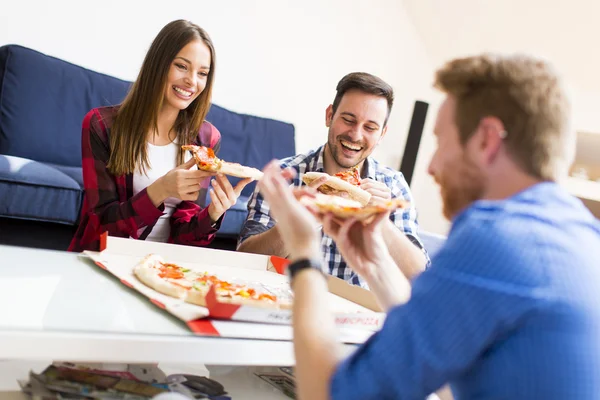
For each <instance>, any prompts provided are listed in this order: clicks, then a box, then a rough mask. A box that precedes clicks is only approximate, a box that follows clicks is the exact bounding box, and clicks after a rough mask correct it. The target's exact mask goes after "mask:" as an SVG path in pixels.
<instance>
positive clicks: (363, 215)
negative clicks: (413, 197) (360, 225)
mask: <svg viewBox="0 0 600 400" xmlns="http://www.w3.org/2000/svg"><path fill="white" fill-rule="evenodd" d="M300 202H301V203H302V204H304V205H306V206H310V207H315V208H316V209H317V210H319V211H320V212H322V213H323V214H326V213H332V214H333V215H334V216H336V217H338V218H340V219H348V218H356V219H357V220H359V221H364V222H367V223H368V222H370V221H371V220H373V218H375V216H376V215H377V214H380V213H384V212H388V211H394V210H396V209H398V208H405V207H406V206H408V202H406V201H404V200H402V199H398V198H396V199H391V200H388V201H385V202H380V203H377V204H374V205H368V206H363V205H362V204H361V203H359V202H357V201H355V200H351V199H345V198H342V197H339V196H331V195H326V194H321V193H317V195H316V196H315V197H314V198H312V197H309V196H304V197H302V198H301V199H300Z"/></svg>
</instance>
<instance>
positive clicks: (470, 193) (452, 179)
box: [435, 155, 485, 220]
mask: <svg viewBox="0 0 600 400" xmlns="http://www.w3.org/2000/svg"><path fill="white" fill-rule="evenodd" d="M435 181H436V182H437V183H438V184H439V185H440V191H441V195H442V201H443V213H444V217H446V218H447V219H448V220H452V219H453V218H454V217H455V216H456V215H458V213H460V212H461V211H462V210H464V209H465V208H467V207H468V206H470V205H471V204H472V203H473V202H474V201H477V200H479V199H481V198H482V196H483V193H484V190H485V177H484V175H483V174H482V172H481V170H480V169H479V168H478V167H477V166H476V165H475V164H474V163H473V162H472V161H471V160H470V159H469V158H468V157H467V156H466V155H464V156H463V157H462V158H460V159H458V160H456V161H454V162H451V163H449V165H447V166H446V167H445V168H444V172H442V173H441V174H440V176H436V177H435Z"/></svg>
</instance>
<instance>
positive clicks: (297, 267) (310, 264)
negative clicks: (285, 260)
mask: <svg viewBox="0 0 600 400" xmlns="http://www.w3.org/2000/svg"><path fill="white" fill-rule="evenodd" d="M307 268H313V269H315V270H317V271H319V272H321V273H323V270H322V269H321V261H320V260H318V259H314V258H301V259H299V260H296V261H294V262H293V263H291V264H290V265H288V267H287V275H288V277H289V278H290V282H291V281H292V280H293V279H294V276H296V274H298V272H300V271H302V270H304V269H307Z"/></svg>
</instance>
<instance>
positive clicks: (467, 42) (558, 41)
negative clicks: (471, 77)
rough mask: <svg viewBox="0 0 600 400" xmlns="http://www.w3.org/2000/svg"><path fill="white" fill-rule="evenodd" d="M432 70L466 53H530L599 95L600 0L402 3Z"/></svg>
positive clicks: (411, 0) (426, 0) (408, 0)
mask: <svg viewBox="0 0 600 400" xmlns="http://www.w3.org/2000/svg"><path fill="white" fill-rule="evenodd" d="M402 1H403V2H404V5H405V9H406V11H407V13H408V15H409V17H410V18H411V20H412V21H413V23H414V25H415V28H416V30H417V32H418V33H419V35H420V36H421V38H422V40H423V43H424V45H425V47H426V50H427V52H428V54H429V56H430V58H431V61H432V63H433V66H434V67H437V66H439V65H440V64H442V63H443V62H444V61H446V60H448V59H451V58H454V57H457V56H461V55H466V54H473V53H480V52H483V51H493V52H527V53H530V54H534V55H537V56H540V57H544V58H546V59H549V60H551V61H552V62H553V63H554V65H555V66H556V67H557V68H558V69H559V70H560V71H561V72H562V74H563V75H564V77H565V78H566V80H567V82H568V84H569V85H571V86H573V87H575V88H577V90H580V91H586V92H589V91H591V92H594V93H600V46H599V44H600V0H568V1H565V0H545V1H542V0H402Z"/></svg>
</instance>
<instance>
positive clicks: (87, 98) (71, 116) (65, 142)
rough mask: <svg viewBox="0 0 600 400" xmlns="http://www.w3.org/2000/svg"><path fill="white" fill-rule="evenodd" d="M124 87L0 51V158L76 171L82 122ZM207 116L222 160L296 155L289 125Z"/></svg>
mask: <svg viewBox="0 0 600 400" xmlns="http://www.w3.org/2000/svg"><path fill="white" fill-rule="evenodd" d="M130 85H131V83H130V82H127V81H123V80H120V79H117V78H114V77H111V76H108V75H104V74H100V73H97V72H93V71H90V70H88V69H85V68H82V67H80V66H77V65H74V64H71V63H68V62H66V61H63V60H60V59H57V58H54V57H50V56H47V55H45V54H42V53H39V52H37V51H34V50H31V49H28V48H25V47H22V46H17V45H8V46H3V47H0V154H5V155H10V156H17V157H23V158H28V159H32V160H36V161H41V162H44V163H51V164H58V165H65V166H76V167H80V166H81V122H82V120H83V117H84V116H85V114H86V113H87V112H88V111H89V110H90V109H92V108H94V107H100V106H106V105H112V104H118V103H120V102H121V101H122V100H123V98H124V97H125V94H126V93H127V90H128V89H129V87H130ZM207 119H208V120H209V121H210V122H211V123H212V124H213V125H215V126H216V127H217V128H218V129H219V131H221V135H222V138H223V139H222V143H221V152H220V154H219V156H220V157H221V158H223V159H224V160H227V161H233V162H238V163H241V164H244V165H248V166H252V167H256V168H260V169H262V168H263V167H264V166H265V164H266V163H267V162H269V161H270V160H271V159H273V158H283V157H288V156H291V155H293V154H295V144H294V126H293V125H292V124H288V123H284V122H281V121H276V120H272V119H268V118H261V117H255V116H251V115H244V114H238V113H234V112H231V111H228V110H226V109H224V108H222V107H219V106H216V105H213V106H212V107H211V109H210V112H209V114H208V116H207ZM251 189H252V187H249V188H247V189H246V190H245V191H244V193H245V194H248V193H249V192H250V190H251Z"/></svg>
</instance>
